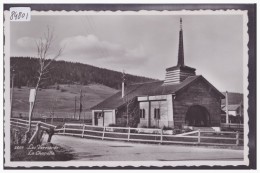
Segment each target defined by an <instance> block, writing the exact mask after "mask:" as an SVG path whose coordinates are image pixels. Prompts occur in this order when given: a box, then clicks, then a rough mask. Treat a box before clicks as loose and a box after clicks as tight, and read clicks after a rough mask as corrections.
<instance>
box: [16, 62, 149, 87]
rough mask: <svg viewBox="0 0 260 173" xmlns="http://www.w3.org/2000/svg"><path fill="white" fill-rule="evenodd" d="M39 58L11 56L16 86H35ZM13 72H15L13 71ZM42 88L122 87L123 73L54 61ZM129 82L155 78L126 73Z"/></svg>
mask: <svg viewBox="0 0 260 173" xmlns="http://www.w3.org/2000/svg"><path fill="white" fill-rule="evenodd" d="M38 67H39V65H38V60H37V59H36V58H30V57H11V71H13V70H12V69H14V74H15V80H14V85H15V86H16V87H21V86H29V87H30V86H34V85H35V83H36V80H37V78H36V77H37V70H38ZM12 73H13V72H12ZM45 77H46V79H44V81H43V82H42V85H41V88H46V87H48V86H51V85H55V84H56V85H57V84H81V85H87V84H91V83H97V84H102V85H105V86H108V87H111V88H115V89H120V88H121V82H122V73H121V72H117V71H113V70H108V69H104V68H99V67H95V66H91V65H87V64H81V63H72V62H66V61H54V62H53V63H52V64H51V65H50V68H49V73H48V74H47V75H46V76H45ZM125 78H126V81H127V83H128V84H130V83H137V82H146V81H151V80H154V79H150V78H146V77H140V76H134V75H130V74H126V77H125Z"/></svg>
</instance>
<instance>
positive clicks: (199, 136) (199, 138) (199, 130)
mask: <svg viewBox="0 0 260 173" xmlns="http://www.w3.org/2000/svg"><path fill="white" fill-rule="evenodd" d="M199 143H200V129H199V130H198V144H199Z"/></svg>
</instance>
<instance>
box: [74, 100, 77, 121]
mask: <svg viewBox="0 0 260 173" xmlns="http://www.w3.org/2000/svg"><path fill="white" fill-rule="evenodd" d="M76 106H77V96H75V104H74V120H75V118H76Z"/></svg>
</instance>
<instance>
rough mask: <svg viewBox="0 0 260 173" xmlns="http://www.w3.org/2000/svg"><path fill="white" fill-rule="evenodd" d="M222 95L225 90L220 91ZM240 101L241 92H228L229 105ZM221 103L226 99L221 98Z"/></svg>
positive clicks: (241, 100) (241, 99)
mask: <svg viewBox="0 0 260 173" xmlns="http://www.w3.org/2000/svg"><path fill="white" fill-rule="evenodd" d="M222 94H223V95H224V96H226V93H225V92H222ZM241 102H243V94H241V93H234V92H228V104H229V105H238V104H240V103H241ZM221 104H222V105H224V104H226V99H222V101H221Z"/></svg>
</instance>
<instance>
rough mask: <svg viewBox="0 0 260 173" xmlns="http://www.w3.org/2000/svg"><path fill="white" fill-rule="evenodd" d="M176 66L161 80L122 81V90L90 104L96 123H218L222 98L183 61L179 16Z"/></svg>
mask: <svg viewBox="0 0 260 173" xmlns="http://www.w3.org/2000/svg"><path fill="white" fill-rule="evenodd" d="M180 26H181V27H180V32H179V52H178V63H177V65H176V66H173V67H170V68H167V69H166V76H165V80H163V81H153V82H146V83H137V84H132V85H127V87H124V84H123V85H122V91H120V92H118V93H116V94H114V95H113V96H111V97H109V98H107V99H106V100H104V101H102V102H101V103H99V104H98V105H96V106H94V107H92V108H91V110H92V124H93V125H96V126H108V125H110V124H116V125H118V126H130V127H158V128H162V127H164V126H165V127H171V128H174V127H179V128H181V127H183V126H187V125H188V126H215V127H216V126H220V121H221V99H223V98H225V97H224V95H223V94H222V93H221V92H219V91H218V90H217V89H216V88H215V87H214V86H213V85H212V84H210V83H209V82H208V81H207V80H206V79H205V78H204V77H203V76H201V75H196V69H195V68H191V67H188V66H186V65H185V64H184V48H183V29H182V20H181V19H180Z"/></svg>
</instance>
